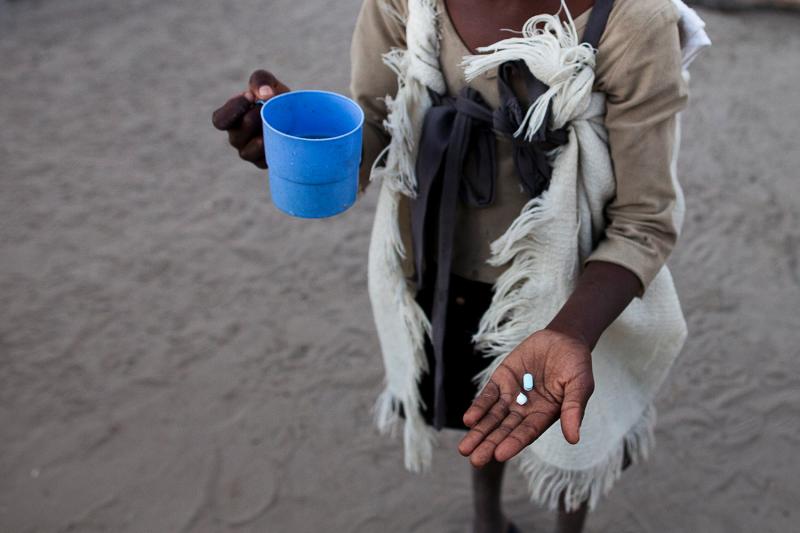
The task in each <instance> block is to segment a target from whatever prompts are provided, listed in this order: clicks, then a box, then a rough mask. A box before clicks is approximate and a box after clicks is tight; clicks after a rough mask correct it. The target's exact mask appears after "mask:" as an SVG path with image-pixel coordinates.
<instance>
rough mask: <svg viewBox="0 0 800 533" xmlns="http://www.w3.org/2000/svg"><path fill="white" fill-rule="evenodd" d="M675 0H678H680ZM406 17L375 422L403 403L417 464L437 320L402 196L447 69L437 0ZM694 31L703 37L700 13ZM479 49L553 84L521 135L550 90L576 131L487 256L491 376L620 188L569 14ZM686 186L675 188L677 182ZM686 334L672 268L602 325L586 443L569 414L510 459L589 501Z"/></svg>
mask: <svg viewBox="0 0 800 533" xmlns="http://www.w3.org/2000/svg"><path fill="white" fill-rule="evenodd" d="M674 1H675V2H676V5H678V3H679V2H680V0H674ZM681 6H682V8H685V5H683V4H682V3H680V5H679V8H681ZM565 7H566V6H565ZM686 9H688V8H686ZM682 13H684V12H683V11H682ZM692 13H693V12H692ZM694 16H695V17H696V15H694ZM687 20H688V19H687V17H686V16H685V15H684V16H682V20H681V23H682V25H683V26H684V27H682V33H686V32H687V31H689V32H691V34H692V35H698V28H697V27H696V26H695V27H691V28H688V30H687V28H686V27H685V25H686V21H687ZM697 20H699V18H698V19H697ZM700 24H702V21H700ZM405 25H406V40H407V43H408V48H407V49H406V50H397V49H396V50H392V51H391V52H389V53H388V54H386V56H385V58H384V60H385V62H386V64H387V65H388V66H389V67H390V68H392V69H393V70H394V71H395V72H396V73H397V76H398V87H399V90H398V92H397V95H396V97H394V98H391V97H387V106H388V109H389V115H388V118H387V120H386V122H385V126H386V128H387V130H388V131H389V132H390V133H391V143H390V145H389V147H388V149H387V150H388V152H387V153H386V158H385V163H384V165H383V166H381V167H376V168H374V169H373V173H372V176H371V179H372V180H375V179H377V178H379V177H380V178H383V179H382V184H381V189H380V193H379V198H378V205H377V211H376V215H375V223H374V226H373V230H372V237H371V242H370V251H369V267H368V275H369V295H370V300H371V304H372V308H373V314H374V318H375V324H376V326H377V331H378V337H379V340H380V345H381V351H382V354H383V361H384V365H385V369H386V388H385V390H384V392H383V393H382V394H381V396H380V397H379V399H378V402H377V404H376V421H377V424H378V427H379V428H380V429H381V430H382V431H388V430H390V429H391V428H393V427H394V426H395V423H396V422H398V418H399V410H400V408H401V407H402V409H403V413H404V415H405V419H406V420H405V424H404V444H405V465H406V467H407V468H408V469H409V470H412V471H420V470H425V469H427V468H428V467H429V466H430V464H431V459H432V450H433V445H434V443H435V432H434V431H433V430H432V428H431V427H429V426H427V425H426V424H425V422H424V421H423V419H422V416H421V414H420V401H421V400H420V397H419V392H418V388H417V383H418V381H419V380H420V378H421V376H422V374H423V372H426V371H427V368H426V366H427V364H426V358H425V353H424V336H425V335H426V334H430V323H429V321H428V320H427V318H426V317H425V315H424V313H423V312H422V310H421V309H420V308H419V306H418V305H417V303H416V302H415V300H414V294H413V293H412V292H411V287H409V285H408V284H407V282H406V279H405V277H404V274H403V268H402V260H403V258H404V257H405V253H406V250H404V247H403V244H402V241H401V238H400V230H399V224H398V205H399V201H400V195H406V196H409V197H413V196H414V195H415V191H416V178H415V176H414V162H415V161H416V155H417V150H416V148H417V143H418V141H419V137H420V133H421V126H422V121H423V118H424V116H425V113H426V112H427V110H428V108H429V107H430V105H431V102H430V99H429V97H428V94H427V88H428V87H429V88H431V89H433V90H435V91H437V92H439V93H444V92H445V90H446V87H445V83H444V79H443V76H442V73H441V71H440V69H439V35H438V24H437V11H436V1H435V0H408V17H407V19H406V20H405ZM699 32H701V33H702V36H705V33H704V32H702V26H700V27H699ZM481 51H482V52H489V53H486V54H482V55H479V56H470V57H467V58H465V62H464V66H465V74H466V76H467V78H468V79H471V78H474V77H475V76H477V75H478V74H480V73H481V72H484V71H485V70H487V69H491V68H495V67H497V66H498V65H500V64H501V63H503V62H505V61H508V60H511V59H524V60H525V61H526V63H527V65H528V67H529V68H530V70H531V72H532V73H533V74H534V75H535V76H536V77H537V78H539V79H541V80H542V81H543V82H544V83H545V84H547V85H548V86H549V87H550V89H549V90H548V91H547V92H546V93H545V94H544V95H543V96H542V97H541V98H540V99H539V100H537V102H535V104H534V105H532V106H531V108H530V109H529V111H528V114H527V116H526V121H525V122H524V123H523V125H522V126H521V128H520V131H518V132H517V133H518V134H519V135H524V134H531V133H532V132H535V131H536V130H537V129H538V127H539V125H540V124H541V121H542V120H543V117H544V111H545V110H546V109H547V105H548V103H549V102H551V103H552V110H553V124H552V125H551V126H552V127H554V128H560V127H562V126H566V127H567V129H568V131H569V143H568V144H567V145H565V146H563V147H561V148H560V149H559V150H558V151H557V153H554V154H553V158H554V160H553V175H552V181H551V183H550V187H549V189H548V190H547V191H546V192H545V193H544V194H542V195H541V196H540V197H538V198H534V199H532V200H530V201H529V202H528V203H527V204H526V205H525V206H524V207H523V209H522V211H521V213H520V215H519V216H518V217H517V219H516V220H515V221H514V222H513V223H512V224H511V226H510V227H509V228H508V229H507V230H506V232H505V233H504V234H503V235H502V236H501V237H500V238H499V239H497V240H496V241H495V242H494V243H492V247H491V251H492V256H491V258H490V259H489V262H490V263H491V264H492V265H506V264H508V265H509V267H508V268H507V270H506V271H505V272H504V273H503V274H502V275H501V276H500V278H499V279H498V280H497V282H496V284H495V286H494V297H493V299H492V303H491V305H490V307H489V309H488V310H487V311H486V313H485V314H484V316H483V317H482V319H481V323H480V327H479V331H478V333H477V334H476V335H475V339H474V340H475V341H476V343H477V345H478V347H479V348H480V349H482V350H483V351H484V352H485V354H486V356H487V357H491V358H493V361H492V364H491V365H490V366H489V368H488V369H487V370H486V371H485V372H484V373H482V374H481V375H480V376H477V377H476V379H480V380H481V383H482V384H483V383H485V381H486V380H487V379H488V376H489V375H490V373H491V372H492V371H493V370H494V369H495V368H496V367H497V366H498V365H499V364H500V362H501V361H502V359H503V358H504V357H505V356H506V355H507V354H508V353H510V352H511V351H512V350H513V349H514V348H515V347H516V346H517V345H518V344H519V343H520V342H522V341H523V340H524V339H525V338H526V337H528V336H529V335H531V334H532V333H534V332H535V331H537V330H539V329H541V328H543V327H544V326H545V325H546V324H547V323H548V322H549V321H550V320H551V319H552V317H553V316H555V314H556V313H557V311H558V310H559V309H560V307H561V306H562V305H563V303H564V302H565V301H566V299H567V298H568V297H569V295H570V294H571V292H572V289H573V287H574V286H575V283H576V281H577V278H578V276H579V275H580V271H581V265H582V262H583V260H584V259H585V258H586V257H587V256H588V255H589V254H590V253H591V251H592V249H593V248H594V246H595V244H596V243H597V241H598V240H599V239H600V238H601V237H602V234H603V230H604V227H605V222H604V216H603V210H604V207H605V205H606V204H607V203H608V202H609V201H610V200H611V199H612V198H613V196H614V191H615V179H614V174H613V169H612V165H611V159H610V156H609V151H608V135H607V132H606V130H605V127H604V124H603V116H604V114H605V98H604V96H603V95H602V94H601V93H592V86H593V82H594V65H595V52H594V50H592V49H591V48H590V47H588V46H587V45H582V44H580V41H579V36H578V35H577V32H576V30H575V27H574V24H573V23H572V20H571V19H569V22H568V23H566V24H562V23H561V22H560V21H559V20H558V18H557V17H554V16H551V15H541V16H537V17H534V18H532V19H531V20H529V21H528V23H527V24H526V25H525V28H524V32H523V35H522V36H521V37H517V38H512V39H506V40H503V41H500V42H498V43H496V44H495V45H492V46H490V47H487V48H486V49H484V50H481ZM694 52H695V53H696V50H695V51H694ZM693 56H694V54H692V57H693ZM685 57H688V55H687V54H686V50H685ZM378 160H379V161H380V160H381V158H379V159H378ZM676 185H677V184H676ZM677 190H678V191H679V192H680V187H679V186H678V187H677ZM681 200H682V199H681ZM682 209H683V202H682V201H679V202H677V206H676V210H678V212H676V213H675V216H676V219H677V220H682V218H683V213H682ZM685 336H686V325H685V322H684V319H683V314H682V312H681V309H680V304H679V302H678V297H677V294H676V292H675V288H674V285H673V283H672V278H671V276H670V273H669V270H668V269H667V268H666V267H664V268H662V269H661V271H660V272H659V273H658V275H657V276H656V277H655V279H654V280H653V281H652V282H651V284H650V286H649V287H648V289H647V291H646V292H645V294H644V296H643V297H642V298H641V299H636V300H635V301H633V302H632V303H631V304H630V305H629V306H628V308H627V309H626V310H625V311H624V312H623V313H622V315H621V316H620V317H619V318H618V319H617V320H616V321H615V322H614V323H613V324H612V325H611V326H610V327H609V328H608V329H607V330H606V332H605V333H604V334H603V336H602V338H601V339H600V341H599V343H598V344H597V346H596V348H595V350H594V352H593V359H592V360H593V369H594V377H595V383H596V387H595V392H594V395H593V396H592V398H591V400H590V401H589V404H588V407H587V411H586V416H585V418H584V420H583V425H582V426H581V440H580V443H579V444H577V445H570V444H568V443H567V441H566V440H565V439H564V437H563V435H562V434H561V429H560V425H559V424H555V425H553V426H552V427H551V428H550V429H549V430H548V431H546V432H545V433H544V434H543V435H542V436H541V437H540V438H539V439H538V440H537V441H536V442H534V443H533V444H532V445H531V446H529V447H528V448H526V449H525V450H523V451H522V452H521V453H520V454H519V456H518V457H517V458H516V459H515V461H516V462H517V464H518V465H519V466H520V468H521V470H522V471H523V472H524V474H525V475H526V477H527V478H528V480H529V486H530V492H531V496H532V498H533V499H534V500H535V501H537V502H539V503H540V504H543V505H546V506H548V507H550V508H555V507H556V506H557V505H558V500H559V496H560V495H561V494H562V493H564V494H565V497H566V498H565V499H566V503H567V507H568V508H570V509H574V508H577V507H578V506H579V505H580V504H581V503H582V502H584V501H588V502H589V504H590V506H592V507H594V506H595V504H596V503H597V501H598V499H599V498H600V496H602V495H603V494H605V493H607V492H608V491H609V490H610V488H611V486H612V485H613V483H614V481H615V480H616V479H617V478H618V477H619V476H620V474H621V467H622V454H623V450H624V449H626V448H627V450H628V453H629V455H630V457H631V459H632V461H633V462H636V461H638V460H641V459H642V458H644V457H645V456H646V455H647V453H648V451H649V449H650V448H651V446H652V443H653V427H654V424H655V412H654V410H653V408H652V400H653V398H654V396H655V393H656V392H657V390H658V388H659V386H660V384H661V383H662V381H663V380H664V378H665V376H666V374H667V372H668V370H669V368H670V366H671V365H672V363H673V361H674V360H675V358H676V357H677V355H678V353H679V351H680V349H681V347H682V345H683V341H684V339H685ZM623 444H624V445H625V446H623Z"/></svg>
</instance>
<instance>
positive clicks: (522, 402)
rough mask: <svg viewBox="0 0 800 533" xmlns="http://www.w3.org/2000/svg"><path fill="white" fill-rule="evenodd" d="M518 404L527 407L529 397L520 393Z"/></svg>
mask: <svg viewBox="0 0 800 533" xmlns="http://www.w3.org/2000/svg"><path fill="white" fill-rule="evenodd" d="M517 403H518V404H520V405H525V404H526V403H528V397H527V396H525V393H524V392H520V393H519V396H517Z"/></svg>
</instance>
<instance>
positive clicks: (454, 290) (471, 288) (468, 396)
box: [416, 269, 492, 430]
mask: <svg viewBox="0 0 800 533" xmlns="http://www.w3.org/2000/svg"><path fill="white" fill-rule="evenodd" d="M428 270H429V271H433V269H428ZM432 285H433V284H432V283H430V282H429V283H427V285H424V286H423V288H422V289H421V290H420V291H418V292H417V296H416V300H417V302H418V303H419V305H420V307H422V309H423V310H424V311H425V314H426V315H427V316H428V317H429V318H430V316H431V309H432V306H433V290H432ZM491 302H492V285H491V284H489V283H483V282H480V281H473V280H468V279H465V278H462V277H460V276H457V275H455V274H451V275H450V290H449V294H448V302H447V326H446V328H445V336H444V352H443V356H444V366H445V374H444V394H445V402H446V405H447V416H446V420H445V427H448V428H452V429H462V430H464V429H467V428H466V426H464V423H463V422H462V417H463V416H464V412H465V411H466V410H467V409H468V408H469V406H470V404H472V400H473V399H474V398H475V395H476V394H477V392H478V386H477V385H476V384H475V383H474V382H473V378H474V377H475V375H476V374H478V373H479V372H481V371H482V370H484V369H485V368H486V367H487V366H489V364H490V363H491V359H489V358H486V357H483V356H482V355H481V354H480V353H478V352H476V351H475V347H474V345H473V343H472V336H473V335H474V334H475V333H476V332H477V331H478V324H479V323H480V320H481V317H482V316H483V314H484V313H485V312H486V310H487V309H488V308H489V304H490V303H491ZM425 353H426V356H427V358H428V369H429V372H428V373H427V374H425V375H424V376H423V378H422V381H421V382H420V384H419V391H420V395H421V397H422V401H423V402H424V408H423V411H422V414H423V416H424V418H425V421H426V422H427V423H428V424H430V425H433V372H434V369H435V368H436V361H435V359H434V355H433V346H432V345H431V342H430V339H427V338H426V340H425Z"/></svg>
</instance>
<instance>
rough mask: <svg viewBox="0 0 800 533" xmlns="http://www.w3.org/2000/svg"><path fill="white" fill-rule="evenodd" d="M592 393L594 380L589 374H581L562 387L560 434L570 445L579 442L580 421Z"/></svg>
mask: <svg viewBox="0 0 800 533" xmlns="http://www.w3.org/2000/svg"><path fill="white" fill-rule="evenodd" d="M592 392H594V379H593V378H592V376H591V374H589V375H586V374H581V375H579V376H577V377H576V378H574V379H572V380H570V381H569V382H567V384H566V385H565V386H564V401H563V402H562V403H561V432H562V433H563V434H564V438H565V439H567V442H569V443H570V444H577V443H578V441H579V440H580V427H581V421H583V414H584V412H585V411H586V404H587V403H588V402H589V397H590V396H591V395H592Z"/></svg>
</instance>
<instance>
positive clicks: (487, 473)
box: [472, 461, 508, 533]
mask: <svg viewBox="0 0 800 533" xmlns="http://www.w3.org/2000/svg"><path fill="white" fill-rule="evenodd" d="M504 468H505V464H504V463H498V462H496V461H492V462H491V463H489V464H488V465H486V466H484V467H483V468H481V469H478V468H472V501H473V506H474V509H475V525H474V529H473V531H474V533H498V532H505V531H506V530H507V529H508V521H507V520H506V517H505V515H504V514H503V509H502V505H501V503H500V494H501V491H502V486H503V469H504Z"/></svg>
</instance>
